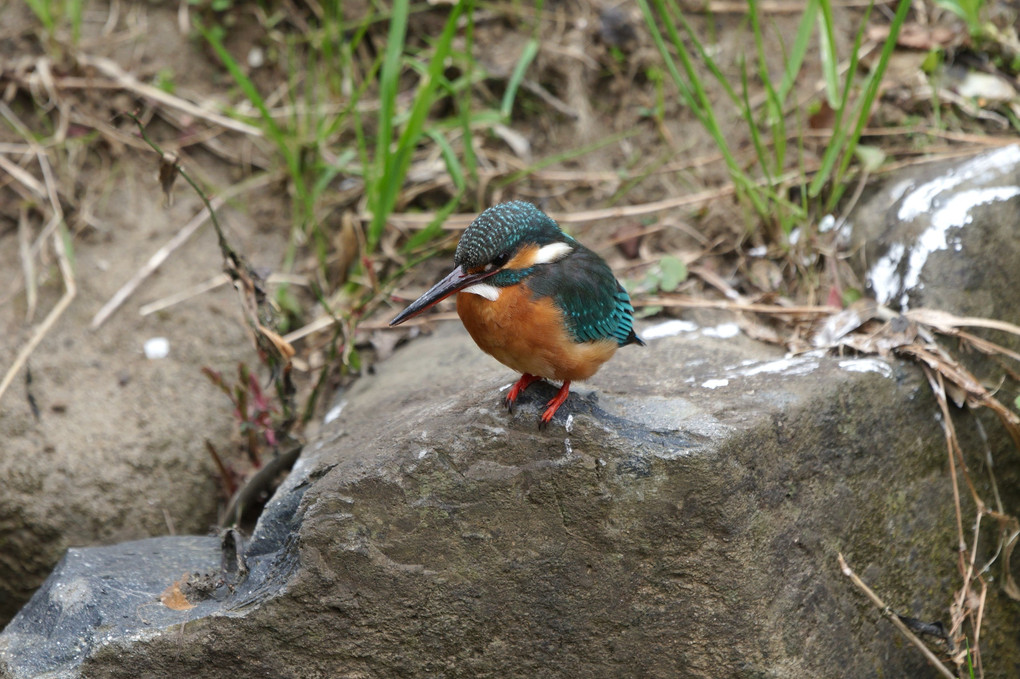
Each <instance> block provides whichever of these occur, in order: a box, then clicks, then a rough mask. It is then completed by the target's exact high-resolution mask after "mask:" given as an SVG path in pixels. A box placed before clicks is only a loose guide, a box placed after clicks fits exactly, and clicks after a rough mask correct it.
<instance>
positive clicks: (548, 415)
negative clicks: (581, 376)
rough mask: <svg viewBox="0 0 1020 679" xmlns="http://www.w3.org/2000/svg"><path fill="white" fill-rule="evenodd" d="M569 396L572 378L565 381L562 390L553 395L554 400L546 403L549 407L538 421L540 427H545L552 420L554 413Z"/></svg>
mask: <svg viewBox="0 0 1020 679" xmlns="http://www.w3.org/2000/svg"><path fill="white" fill-rule="evenodd" d="M568 396H570V380H566V381H565V382H563V386H562V387H560V390H559V391H558V392H556V395H555V396H553V398H552V400H551V401H549V403H547V404H546V405H547V406H548V407H547V408H546V409H545V412H544V413H542V417H541V419H539V421H538V427H539V429H541V428H543V427H545V426H546V425H547V424H549V422H551V421H552V418H553V415H555V414H556V411H557V410H559V409H560V406H561V405H563V404H564V403H565V402H566V400H567V397H568Z"/></svg>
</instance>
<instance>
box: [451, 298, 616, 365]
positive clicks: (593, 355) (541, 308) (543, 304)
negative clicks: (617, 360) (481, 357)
mask: <svg viewBox="0 0 1020 679" xmlns="http://www.w3.org/2000/svg"><path fill="white" fill-rule="evenodd" d="M457 314H458V315H459V316H460V320H461V321H463V323H464V327H465V328H467V331H468V332H469V333H470V334H471V338H472V339H474V341H475V343H476V344H477V345H478V346H479V347H481V349H482V350H483V351H485V352H486V353H487V354H490V355H491V356H492V357H493V358H495V359H496V360H497V361H499V362H500V363H502V364H503V365H505V366H508V367H510V368H513V369H514V370H516V371H517V372H520V373H528V374H531V375H537V376H539V377H544V378H546V379H550V380H557V381H561V380H571V381H574V380H586V379H588V378H589V377H591V376H592V375H594V374H595V372H596V371H597V370H598V369H599V368H600V367H601V366H602V364H603V363H605V362H606V361H608V360H609V359H610V358H611V357H612V355H613V354H614V353H616V349H617V345H616V341H615V340H612V339H608V340H597V341H594V342H575V341H574V340H573V339H572V338H571V337H570V334H569V332H568V331H567V329H566V326H564V324H563V316H562V314H561V312H560V310H559V309H557V308H556V306H555V305H554V304H553V303H552V300H551V299H539V300H533V299H532V298H531V290H530V289H528V287H527V285H524V284H521V285H513V286H510V287H506V288H501V289H500V295H499V298H498V299H496V301H494V302H493V301H490V300H488V299H486V298H484V297H482V296H480V295H476V294H473V293H470V292H460V293H457Z"/></svg>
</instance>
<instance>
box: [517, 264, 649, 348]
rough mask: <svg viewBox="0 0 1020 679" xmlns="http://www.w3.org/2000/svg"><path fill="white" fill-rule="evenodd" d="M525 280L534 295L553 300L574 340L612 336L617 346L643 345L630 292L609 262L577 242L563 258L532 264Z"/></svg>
mask: <svg viewBox="0 0 1020 679" xmlns="http://www.w3.org/2000/svg"><path fill="white" fill-rule="evenodd" d="M527 283H528V285H529V287H530V288H531V290H532V293H533V294H534V295H535V297H553V298H554V299H555V300H556V303H557V306H559V307H560V308H561V309H562V310H563V317H564V320H565V321H566V323H567V328H568V329H569V331H570V334H571V335H572V336H573V338H574V339H575V340H576V341H578V342H590V341H594V340H603V339H614V340H616V343H617V344H618V345H619V346H621V347H622V346H624V345H626V344H634V343H636V344H644V342H642V341H641V339H640V338H639V337H638V336H637V335H636V334H635V333H634V306H633V305H632V304H631V303H630V295H628V294H627V291H626V290H624V289H623V286H622V285H620V283H619V281H617V280H616V277H615V276H614V275H613V272H612V270H611V269H610V268H609V265H607V264H606V263H605V261H603V260H602V258H601V257H599V256H598V255H596V254H595V253H594V252H592V251H591V250H589V249H588V248H586V247H584V246H582V245H577V246H575V249H574V251H573V252H572V253H570V254H569V255H568V256H567V257H565V258H564V259H561V260H559V261H557V262H555V263H554V264H552V265H549V266H537V267H535V268H534V269H533V270H532V273H531V275H530V276H529V277H528V279H527Z"/></svg>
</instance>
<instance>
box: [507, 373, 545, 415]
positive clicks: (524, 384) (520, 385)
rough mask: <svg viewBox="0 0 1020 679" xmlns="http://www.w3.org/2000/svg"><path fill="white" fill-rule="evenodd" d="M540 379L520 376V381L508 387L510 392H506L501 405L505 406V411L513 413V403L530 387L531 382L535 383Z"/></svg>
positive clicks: (535, 376)
mask: <svg viewBox="0 0 1020 679" xmlns="http://www.w3.org/2000/svg"><path fill="white" fill-rule="evenodd" d="M540 379H542V378H541V377H538V376H537V375H529V374H528V373H524V374H523V375H521V379H519V380H517V384H515V385H514V386H512V387H510V391H509V392H507V395H506V398H505V399H503V404H504V405H505V406H506V409H507V410H509V411H510V412H513V411H514V403H516V402H517V397H518V396H520V395H521V394H523V393H524V390H525V389H527V388H528V387H529V386H531V384H532V382H537V381H539V380H540Z"/></svg>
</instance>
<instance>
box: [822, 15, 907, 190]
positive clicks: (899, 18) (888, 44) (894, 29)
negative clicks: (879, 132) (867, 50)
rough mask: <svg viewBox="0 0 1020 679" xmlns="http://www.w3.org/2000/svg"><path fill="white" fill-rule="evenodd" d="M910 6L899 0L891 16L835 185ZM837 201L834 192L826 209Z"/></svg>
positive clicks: (868, 113) (864, 121)
mask: <svg viewBox="0 0 1020 679" xmlns="http://www.w3.org/2000/svg"><path fill="white" fill-rule="evenodd" d="M910 5H911V3H910V0H900V4H899V5H898V6H897V8H896V14H895V15H894V16H893V20H892V23H890V24H889V35H888V36H887V37H886V39H885V43H884V44H883V45H882V54H881V56H880V57H879V59H878V62H876V64H875V66H874V68H872V70H871V73H869V74H868V79H867V81H866V83H865V86H864V95H863V97H862V99H861V104H860V106H859V108H858V113H857V123H856V125H854V130H853V133H852V134H851V136H850V140H849V142H848V143H847V145H846V151H845V155H844V156H843V160H842V162H841V163H840V166H839V170H838V171H837V172H836V176H835V183H836V184H837V185H840V184H841V183H842V179H843V176H844V175H845V174H846V170H847V167H849V165H850V161H851V160H852V158H853V155H854V151H855V150H856V148H857V143H858V142H859V141H860V139H861V133H862V132H863V131H864V127H865V125H867V124H868V119H869V118H870V116H871V107H872V104H874V102H875V97H877V96H878V88H879V86H881V84H882V78H883V77H884V76H885V71H886V69H887V68H888V67H889V59H890V58H891V57H892V53H893V50H894V49H896V41H897V39H898V38H899V34H900V29H902V28H903V22H904V21H905V20H906V18H907V12H908V11H909V10H910ZM840 193H841V192H840ZM837 200H839V194H838V193H835V192H834V193H833V195H831V196H830V197H829V201H828V205H827V207H828V209H830V210H831V209H832V208H833V207H834V206H835V203H836V201H837Z"/></svg>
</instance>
